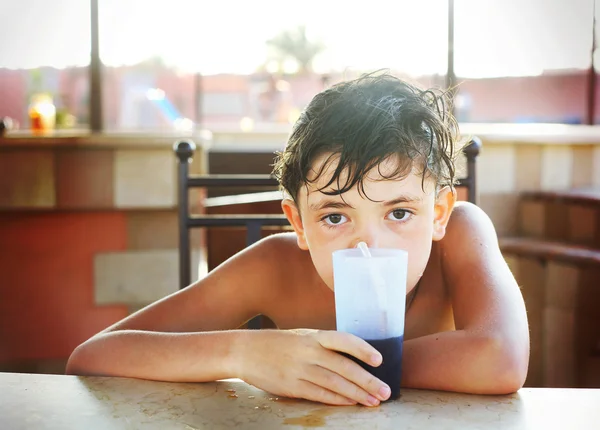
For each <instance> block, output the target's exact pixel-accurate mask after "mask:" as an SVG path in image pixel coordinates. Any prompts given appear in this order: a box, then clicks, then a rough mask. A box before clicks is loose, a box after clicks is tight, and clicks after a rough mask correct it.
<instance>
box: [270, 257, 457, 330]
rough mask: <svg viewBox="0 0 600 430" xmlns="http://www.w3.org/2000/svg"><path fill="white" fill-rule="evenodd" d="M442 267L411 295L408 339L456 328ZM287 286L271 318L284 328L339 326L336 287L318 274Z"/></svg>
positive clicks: (430, 269)
mask: <svg viewBox="0 0 600 430" xmlns="http://www.w3.org/2000/svg"><path fill="white" fill-rule="evenodd" d="M439 269H440V268H439V267H435V264H434V265H432V267H429V266H428V268H427V270H426V271H425V273H424V274H423V277H422V278H421V281H420V283H419V285H418V287H417V288H416V291H415V294H414V298H412V299H411V297H410V295H409V296H408V297H407V313H406V321H405V328H404V333H405V339H412V338H416V337H420V336H425V335H427V334H432V333H439V332H441V331H447V330H453V329H454V320H453V317H452V306H451V304H450V301H449V298H448V295H447V294H446V287H445V285H444V283H443V279H442V276H441V272H440V270H439ZM309 279H310V281H309V282H306V281H307V279H306V278H304V280H303V282H302V283H298V284H296V283H295V282H293V281H290V282H289V283H288V284H287V285H286V286H285V287H284V288H285V290H286V291H285V294H282V295H281V300H279V301H278V306H276V307H274V308H273V309H270V310H269V316H270V318H271V319H272V320H273V321H274V322H275V324H276V325H277V327H279V328H280V329H292V328H313V329H320V330H335V328H336V324H335V298H334V293H333V291H331V290H329V288H328V287H327V286H326V285H324V284H323V283H322V282H320V279H319V278H318V276H313V277H310V278H309Z"/></svg>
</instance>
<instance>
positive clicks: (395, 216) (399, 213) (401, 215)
mask: <svg viewBox="0 0 600 430" xmlns="http://www.w3.org/2000/svg"><path fill="white" fill-rule="evenodd" d="M409 216H410V212H408V211H406V210H404V209H394V210H393V211H392V212H390V214H389V215H388V218H389V219H391V220H392V221H404V220H406V219H407V218H408V217H409Z"/></svg>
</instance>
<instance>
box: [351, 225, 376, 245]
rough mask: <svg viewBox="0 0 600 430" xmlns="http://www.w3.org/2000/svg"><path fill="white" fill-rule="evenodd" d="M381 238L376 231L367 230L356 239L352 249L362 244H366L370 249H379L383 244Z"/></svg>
mask: <svg viewBox="0 0 600 430" xmlns="http://www.w3.org/2000/svg"><path fill="white" fill-rule="evenodd" d="M379 236H380V234H379V232H377V231H376V229H373V228H371V229H365V230H363V231H362V232H361V233H360V234H359V235H357V237H355V238H354V240H353V243H352V248H356V247H357V246H358V244H359V243H360V242H364V243H366V244H367V246H368V247H369V248H379V246H380V242H381V240H380V238H379Z"/></svg>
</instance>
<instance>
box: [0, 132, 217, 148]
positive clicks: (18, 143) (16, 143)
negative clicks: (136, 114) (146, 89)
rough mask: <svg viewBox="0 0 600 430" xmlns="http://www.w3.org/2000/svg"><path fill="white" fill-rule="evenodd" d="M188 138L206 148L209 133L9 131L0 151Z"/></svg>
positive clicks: (151, 144)
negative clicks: (40, 132)
mask: <svg viewBox="0 0 600 430" xmlns="http://www.w3.org/2000/svg"><path fill="white" fill-rule="evenodd" d="M183 139H191V140H193V141H194V143H195V144H196V145H197V146H198V145H202V147H203V148H204V149H207V148H208V147H209V146H210V142H211V139H212V135H211V133H210V132H209V131H199V132H196V133H188V134H181V133H142V132H131V133H97V134H95V133H91V132H89V131H86V130H60V131H55V132H52V133H49V134H47V135H34V134H31V133H30V132H27V131H14V132H9V133H7V134H6V135H4V136H0V150H1V149H20V148H31V149H39V148H70V149H72V148H82V149H120V148H127V149H153V148H155V149H159V148H171V147H172V146H173V143H174V142H176V141H178V140H183Z"/></svg>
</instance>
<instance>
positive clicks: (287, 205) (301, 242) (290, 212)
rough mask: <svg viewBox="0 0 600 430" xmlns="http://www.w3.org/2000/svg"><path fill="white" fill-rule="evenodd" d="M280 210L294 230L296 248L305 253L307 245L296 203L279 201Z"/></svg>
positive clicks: (288, 200) (287, 200)
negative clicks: (296, 242)
mask: <svg viewBox="0 0 600 430" xmlns="http://www.w3.org/2000/svg"><path fill="white" fill-rule="evenodd" d="M281 208H282V209H283V213H284V214H285V216H286V217H287V219H288V221H289V222H290V224H291V225H292V227H293V228H294V231H295V232H296V236H298V247H300V249H302V250H303V251H307V250H308V243H307V242H306V236H305V235H304V226H303V225H302V218H301V217H300V211H299V210H298V206H296V203H294V201H293V200H291V199H286V198H284V199H283V200H282V201H281Z"/></svg>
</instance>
